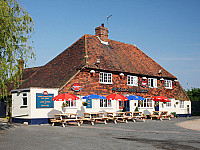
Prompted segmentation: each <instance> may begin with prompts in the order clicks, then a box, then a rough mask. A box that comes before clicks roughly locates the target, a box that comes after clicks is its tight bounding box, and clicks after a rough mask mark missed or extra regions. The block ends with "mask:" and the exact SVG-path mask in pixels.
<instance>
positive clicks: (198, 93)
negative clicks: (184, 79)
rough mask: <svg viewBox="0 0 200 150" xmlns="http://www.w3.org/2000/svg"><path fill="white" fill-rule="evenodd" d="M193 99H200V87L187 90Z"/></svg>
mask: <svg viewBox="0 0 200 150" xmlns="http://www.w3.org/2000/svg"><path fill="white" fill-rule="evenodd" d="M185 92H186V93H187V95H188V97H189V98H190V100H191V101H200V88H192V89H191V90H189V89H188V90H187V91H185Z"/></svg>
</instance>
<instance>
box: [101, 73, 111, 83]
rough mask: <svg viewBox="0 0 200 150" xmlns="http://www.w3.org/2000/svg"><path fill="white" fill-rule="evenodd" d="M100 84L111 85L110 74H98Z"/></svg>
mask: <svg viewBox="0 0 200 150" xmlns="http://www.w3.org/2000/svg"><path fill="white" fill-rule="evenodd" d="M99 78H100V83H103V84H112V73H105V72H100V77H99Z"/></svg>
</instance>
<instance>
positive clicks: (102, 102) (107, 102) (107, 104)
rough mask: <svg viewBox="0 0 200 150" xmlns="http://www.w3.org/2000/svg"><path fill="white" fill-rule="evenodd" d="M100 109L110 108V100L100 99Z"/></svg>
mask: <svg viewBox="0 0 200 150" xmlns="http://www.w3.org/2000/svg"><path fill="white" fill-rule="evenodd" d="M100 107H112V104H111V100H108V99H100Z"/></svg>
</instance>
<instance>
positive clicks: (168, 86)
mask: <svg viewBox="0 0 200 150" xmlns="http://www.w3.org/2000/svg"><path fill="white" fill-rule="evenodd" d="M165 88H166V89H172V80H165Z"/></svg>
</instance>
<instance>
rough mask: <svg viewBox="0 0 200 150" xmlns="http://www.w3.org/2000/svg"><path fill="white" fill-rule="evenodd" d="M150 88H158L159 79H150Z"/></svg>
mask: <svg viewBox="0 0 200 150" xmlns="http://www.w3.org/2000/svg"><path fill="white" fill-rule="evenodd" d="M148 87H150V88H157V79H156V78H148Z"/></svg>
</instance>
